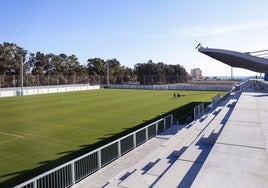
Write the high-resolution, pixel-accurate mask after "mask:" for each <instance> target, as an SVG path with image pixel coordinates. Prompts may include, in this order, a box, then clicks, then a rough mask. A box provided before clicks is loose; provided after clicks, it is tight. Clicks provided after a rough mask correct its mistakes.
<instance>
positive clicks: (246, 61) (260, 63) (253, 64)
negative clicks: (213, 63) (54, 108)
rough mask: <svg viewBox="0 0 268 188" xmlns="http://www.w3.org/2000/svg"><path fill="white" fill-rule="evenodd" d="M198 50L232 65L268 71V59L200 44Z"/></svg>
mask: <svg viewBox="0 0 268 188" xmlns="http://www.w3.org/2000/svg"><path fill="white" fill-rule="evenodd" d="M198 47H199V48H198V51H199V52H201V53H203V54H206V55H208V56H210V57H212V58H214V59H217V60H219V61H221V62H222V63H225V64H227V65H230V66H232V67H239V68H244V69H248V70H251V71H255V72H260V73H267V72H268V59H266V58H262V57H256V56H253V55H250V53H249V52H247V53H241V52H236V51H230V50H223V49H214V48H204V47H202V46H201V45H198Z"/></svg>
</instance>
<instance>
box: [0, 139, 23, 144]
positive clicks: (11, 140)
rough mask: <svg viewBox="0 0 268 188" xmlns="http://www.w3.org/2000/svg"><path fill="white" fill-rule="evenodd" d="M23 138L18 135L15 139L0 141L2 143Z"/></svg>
mask: <svg viewBox="0 0 268 188" xmlns="http://www.w3.org/2000/svg"><path fill="white" fill-rule="evenodd" d="M21 138H22V137H17V138H14V139H9V140H5V141H2V142H0V144H4V143H7V142H11V141H14V140H18V139H21Z"/></svg>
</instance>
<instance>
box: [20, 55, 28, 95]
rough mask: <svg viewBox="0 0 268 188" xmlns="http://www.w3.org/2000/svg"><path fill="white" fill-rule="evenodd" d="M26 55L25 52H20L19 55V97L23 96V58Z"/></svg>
mask: <svg viewBox="0 0 268 188" xmlns="http://www.w3.org/2000/svg"><path fill="white" fill-rule="evenodd" d="M26 54H27V50H22V51H21V54H20V87H21V93H20V95H21V96H23V58H24V56H25V55H26Z"/></svg>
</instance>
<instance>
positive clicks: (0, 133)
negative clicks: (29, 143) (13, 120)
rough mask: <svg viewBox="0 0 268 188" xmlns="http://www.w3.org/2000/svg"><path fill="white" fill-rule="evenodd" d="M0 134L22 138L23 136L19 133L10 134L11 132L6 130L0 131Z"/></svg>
mask: <svg viewBox="0 0 268 188" xmlns="http://www.w3.org/2000/svg"><path fill="white" fill-rule="evenodd" d="M0 134H4V135H9V136H15V137H17V138H23V137H24V136H21V135H17V134H11V133H6V132H0Z"/></svg>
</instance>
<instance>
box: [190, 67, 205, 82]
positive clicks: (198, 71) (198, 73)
mask: <svg viewBox="0 0 268 188" xmlns="http://www.w3.org/2000/svg"><path fill="white" fill-rule="evenodd" d="M191 76H192V78H193V79H194V80H199V79H202V70H201V69H200V68H194V69H191Z"/></svg>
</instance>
